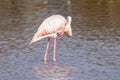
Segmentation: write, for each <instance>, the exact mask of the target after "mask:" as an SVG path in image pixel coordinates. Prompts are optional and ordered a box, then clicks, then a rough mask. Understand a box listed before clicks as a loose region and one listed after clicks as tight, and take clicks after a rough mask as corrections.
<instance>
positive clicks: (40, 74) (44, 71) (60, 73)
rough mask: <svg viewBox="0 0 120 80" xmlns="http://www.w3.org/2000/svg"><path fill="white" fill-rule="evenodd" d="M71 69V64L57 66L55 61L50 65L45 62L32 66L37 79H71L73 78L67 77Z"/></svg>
mask: <svg viewBox="0 0 120 80" xmlns="http://www.w3.org/2000/svg"><path fill="white" fill-rule="evenodd" d="M45 63H47V61H46V62H45ZM72 69H73V67H71V66H59V65H58V64H57V63H56V62H54V63H53V64H52V65H48V64H46V65H42V66H36V67H35V68H34V70H35V77H36V79H37V80H68V79H70V80H73V78H71V77H68V74H70V73H71V72H72Z"/></svg>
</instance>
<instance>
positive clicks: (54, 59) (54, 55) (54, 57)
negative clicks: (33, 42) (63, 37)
mask: <svg viewBox="0 0 120 80" xmlns="http://www.w3.org/2000/svg"><path fill="white" fill-rule="evenodd" d="M53 61H54V62H55V61H56V37H55V38H54V52H53Z"/></svg>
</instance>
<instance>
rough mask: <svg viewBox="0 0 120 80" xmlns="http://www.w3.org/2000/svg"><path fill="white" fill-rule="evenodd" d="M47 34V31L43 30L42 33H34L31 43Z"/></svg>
mask: <svg viewBox="0 0 120 80" xmlns="http://www.w3.org/2000/svg"><path fill="white" fill-rule="evenodd" d="M45 35H46V33H45V32H41V33H38V32H36V33H35V34H34V36H33V38H32V40H31V42H30V45H31V44H32V43H34V42H36V41H38V40H40V39H42V38H44V36H45Z"/></svg>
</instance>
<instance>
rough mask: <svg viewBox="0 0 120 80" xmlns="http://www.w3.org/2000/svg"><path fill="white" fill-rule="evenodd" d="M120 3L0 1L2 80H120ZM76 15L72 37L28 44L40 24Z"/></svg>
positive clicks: (114, 0) (101, 0)
mask: <svg viewBox="0 0 120 80" xmlns="http://www.w3.org/2000/svg"><path fill="white" fill-rule="evenodd" d="M119 4H120V0H0V80H120V9H119V7H120V5H119ZM53 14H60V15H63V16H65V17H67V16H68V15H69V16H72V31H73V36H72V37H71V38H67V37H66V36H62V37H58V38H57V62H56V64H53V61H52V54H53V40H52V39H51V45H50V49H49V55H48V58H49V61H48V64H47V65H44V63H43V56H44V53H45V48H46V45H47V39H42V40H40V41H38V42H36V43H34V44H33V45H31V46H30V45H29V43H30V41H31V39H32V37H33V35H34V33H35V32H36V30H37V29H38V27H39V25H40V24H41V22H42V21H43V20H44V19H45V18H47V17H48V16H51V15H53Z"/></svg>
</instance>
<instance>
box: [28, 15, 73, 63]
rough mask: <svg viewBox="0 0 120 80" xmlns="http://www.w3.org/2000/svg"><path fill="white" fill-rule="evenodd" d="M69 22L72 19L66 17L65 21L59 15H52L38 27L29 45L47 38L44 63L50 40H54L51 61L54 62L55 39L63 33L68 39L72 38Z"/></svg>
mask: <svg viewBox="0 0 120 80" xmlns="http://www.w3.org/2000/svg"><path fill="white" fill-rule="evenodd" d="M71 20H72V18H71V17H70V16H68V17H67V19H65V18H64V17H63V16H61V15H52V16H50V17H48V18H47V19H45V20H44V21H43V22H42V23H41V25H40V26H39V28H38V30H37V32H36V33H35V34H34V36H33V38H32V40H31V42H30V44H32V43H34V42H36V41H38V40H41V39H43V38H46V37H47V38H48V43H47V47H46V51H45V55H44V61H47V55H48V48H49V44H50V38H54V50H53V61H54V62H56V37H57V36H62V35H63V34H64V33H65V34H66V35H67V36H68V37H70V36H72V29H71Z"/></svg>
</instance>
